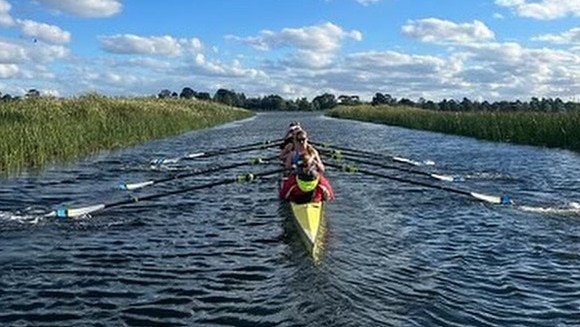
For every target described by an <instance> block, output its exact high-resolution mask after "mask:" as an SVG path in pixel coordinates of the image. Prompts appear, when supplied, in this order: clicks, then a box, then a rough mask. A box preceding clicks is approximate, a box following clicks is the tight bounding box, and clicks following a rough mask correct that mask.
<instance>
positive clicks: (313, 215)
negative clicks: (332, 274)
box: [290, 202, 324, 256]
mask: <svg viewBox="0 0 580 327" xmlns="http://www.w3.org/2000/svg"><path fill="white" fill-rule="evenodd" d="M290 208H291V210H292V216H293V218H294V223H295V224H296V227H297V228H298V230H299V231H300V236H301V238H302V240H303V242H304V245H305V246H306V248H307V249H308V251H309V252H310V253H311V254H312V255H313V256H314V255H315V254H316V252H317V250H318V248H319V246H318V245H319V244H320V242H321V239H322V234H323V230H324V203H323V202H312V203H305V204H297V203H294V202H290Z"/></svg>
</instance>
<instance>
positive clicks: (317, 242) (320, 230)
mask: <svg viewBox="0 0 580 327" xmlns="http://www.w3.org/2000/svg"><path fill="white" fill-rule="evenodd" d="M284 181H285V178H283V179H282V181H281V183H280V185H282V184H283V183H284ZM286 203H288V205H289V207H290V211H291V213H292V221H293V222H294V225H295V226H296V228H297V229H298V232H299V234H300V238H301V239H302V242H303V243H304V246H305V247H306V249H307V250H308V253H309V254H310V255H311V256H312V257H313V258H315V259H318V258H320V255H321V252H322V243H323V238H324V234H325V231H326V219H325V214H324V209H325V204H324V202H309V203H296V202H292V201H287V202H286Z"/></svg>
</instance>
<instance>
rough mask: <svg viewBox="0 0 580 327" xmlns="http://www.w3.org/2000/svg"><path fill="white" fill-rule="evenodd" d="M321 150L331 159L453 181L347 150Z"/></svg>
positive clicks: (449, 177)
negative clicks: (358, 155)
mask: <svg viewBox="0 0 580 327" xmlns="http://www.w3.org/2000/svg"><path fill="white" fill-rule="evenodd" d="M321 152H322V153H324V154H329V155H330V156H331V158H333V159H339V160H340V159H345V160H349V161H352V162H356V163H360V164H365V165H369V166H375V167H380V168H385V169H393V170H399V171H403V172H407V173H410V174H416V175H423V176H427V177H431V178H434V179H437V180H445V181H453V177H452V176H445V175H437V174H431V173H428V172H425V171H420V170H414V169H410V168H403V167H399V166H393V165H386V164H383V163H378V162H372V161H367V160H362V159H359V158H357V155H355V154H352V153H349V152H342V151H340V152H335V151H329V150H321Z"/></svg>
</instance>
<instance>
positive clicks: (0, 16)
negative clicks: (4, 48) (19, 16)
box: [0, 0, 14, 27]
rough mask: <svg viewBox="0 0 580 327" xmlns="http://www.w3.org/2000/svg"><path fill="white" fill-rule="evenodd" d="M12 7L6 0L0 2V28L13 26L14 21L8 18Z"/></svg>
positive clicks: (10, 17)
mask: <svg viewBox="0 0 580 327" xmlns="http://www.w3.org/2000/svg"><path fill="white" fill-rule="evenodd" d="M11 8H12V6H11V5H10V3H8V1H6V0H0V27H10V26H13V25H14V19H13V18H12V16H10V9H11Z"/></svg>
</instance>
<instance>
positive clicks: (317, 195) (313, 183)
mask: <svg viewBox="0 0 580 327" xmlns="http://www.w3.org/2000/svg"><path fill="white" fill-rule="evenodd" d="M312 159H313V158H312V157H310V156H309V155H308V154H303V155H301V156H300V161H299V163H298V165H297V172H296V173H295V174H293V175H291V176H289V177H288V178H287V179H286V181H285V182H284V184H283V185H282V187H281V188H280V193H279V198H280V199H281V200H287V201H291V202H294V203H298V204H302V203H309V202H322V201H332V200H333V199H334V191H333V190H332V187H331V186H330V183H329V182H328V180H327V179H326V178H325V177H324V176H323V175H322V174H321V173H319V172H318V171H317V169H316V167H315V165H314V163H313V160H312Z"/></svg>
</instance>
